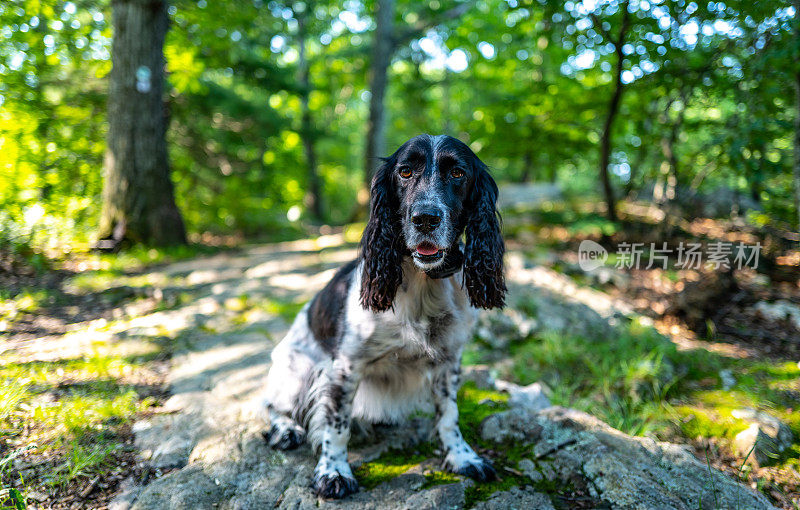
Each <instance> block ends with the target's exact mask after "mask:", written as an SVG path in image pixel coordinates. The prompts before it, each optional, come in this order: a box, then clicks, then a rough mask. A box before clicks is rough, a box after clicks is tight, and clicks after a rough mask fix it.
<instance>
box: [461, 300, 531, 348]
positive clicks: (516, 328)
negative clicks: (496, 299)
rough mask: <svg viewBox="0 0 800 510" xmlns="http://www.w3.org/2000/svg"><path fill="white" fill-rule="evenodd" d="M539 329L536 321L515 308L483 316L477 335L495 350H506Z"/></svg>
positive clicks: (480, 319)
mask: <svg viewBox="0 0 800 510" xmlns="http://www.w3.org/2000/svg"><path fill="white" fill-rule="evenodd" d="M538 329H539V324H538V323H537V321H536V320H535V319H532V318H530V317H527V316H525V315H524V314H522V313H520V312H519V311H517V310H514V309H513V308H506V309H504V310H498V311H495V312H487V313H484V314H481V316H480V318H479V320H478V327H477V328H476V330H475V335H476V336H477V337H478V338H479V339H481V340H483V341H484V342H485V343H487V344H488V345H490V346H491V347H492V348H494V349H500V350H503V349H506V348H507V347H508V346H509V345H510V344H513V343H517V342H520V341H522V340H525V339H526V338H528V337H529V336H530V335H531V334H533V333H535V332H536V331H537V330H538Z"/></svg>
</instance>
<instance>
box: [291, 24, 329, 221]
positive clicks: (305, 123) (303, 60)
mask: <svg viewBox="0 0 800 510" xmlns="http://www.w3.org/2000/svg"><path fill="white" fill-rule="evenodd" d="M306 15H307V11H306V12H304V13H303V14H301V15H300V16H299V17H298V19H297V21H298V36H299V41H298V46H299V49H300V51H299V52H298V53H299V56H298V72H299V76H298V80H299V82H300V87H301V88H302V92H301V94H300V107H301V109H302V117H301V126H300V136H301V137H302V139H303V150H304V152H305V155H306V164H307V165H308V189H307V190H306V200H305V202H306V206H307V207H308V209H309V211H311V215H312V216H313V218H314V219H315V220H316V221H319V222H321V221H322V220H323V213H322V211H323V208H322V185H321V184H320V176H319V171H318V169H317V151H316V147H315V145H316V144H315V134H314V132H313V131H314V126H313V122H312V119H311V108H309V105H308V97H309V95H310V94H311V79H310V77H309V71H308V68H309V63H308V55H307V54H306V35H307V34H306V18H305V16H306Z"/></svg>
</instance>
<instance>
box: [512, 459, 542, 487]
mask: <svg viewBox="0 0 800 510" xmlns="http://www.w3.org/2000/svg"><path fill="white" fill-rule="evenodd" d="M517 469H519V470H520V471H521V472H522V474H523V475H525V476H527V477H528V478H530V479H531V480H532V481H533V482H534V483H536V482H541V481H542V480H544V475H542V473H540V472H539V471H538V470H537V469H536V464H534V463H533V461H532V460H531V459H522V460H521V461H519V463H518V464H517Z"/></svg>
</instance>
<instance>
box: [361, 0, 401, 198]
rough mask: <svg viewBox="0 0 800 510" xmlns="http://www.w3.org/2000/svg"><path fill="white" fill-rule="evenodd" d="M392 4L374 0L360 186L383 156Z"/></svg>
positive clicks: (392, 43)
mask: <svg viewBox="0 0 800 510" xmlns="http://www.w3.org/2000/svg"><path fill="white" fill-rule="evenodd" d="M394 11H395V3H394V0H377V2H376V12H375V34H374V36H373V37H374V40H373V42H372V65H371V67H370V72H369V73H370V74H369V91H370V99H369V119H368V120H367V146H366V150H365V154H364V182H366V183H367V188H369V182H370V179H371V178H372V168H373V167H374V166H375V163H376V162H377V161H378V158H380V157H383V156H385V155H386V154H385V152H386V106H385V100H384V96H385V95H386V86H387V84H388V83H389V64H391V62H392V55H393V54H394V51H395V47H396V41H395V35H394Z"/></svg>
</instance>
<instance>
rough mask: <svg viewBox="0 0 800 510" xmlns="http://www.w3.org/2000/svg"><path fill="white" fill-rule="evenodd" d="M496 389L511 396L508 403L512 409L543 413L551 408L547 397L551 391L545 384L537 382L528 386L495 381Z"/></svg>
mask: <svg viewBox="0 0 800 510" xmlns="http://www.w3.org/2000/svg"><path fill="white" fill-rule="evenodd" d="M494 387H495V388H496V389H497V390H499V391H505V392H507V393H508V394H509V398H508V403H509V405H511V406H512V407H519V408H522V409H525V410H527V411H534V412H535V411H541V410H542V409H546V408H548V407H550V405H551V404H550V399H549V398H548V397H547V395H548V394H549V393H550V389H549V388H547V386H546V385H545V384H544V383H540V382H535V383H532V384H529V385H527V386H520V385H518V384H514V383H510V382H508V381H503V380H498V381H495V383H494Z"/></svg>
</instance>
